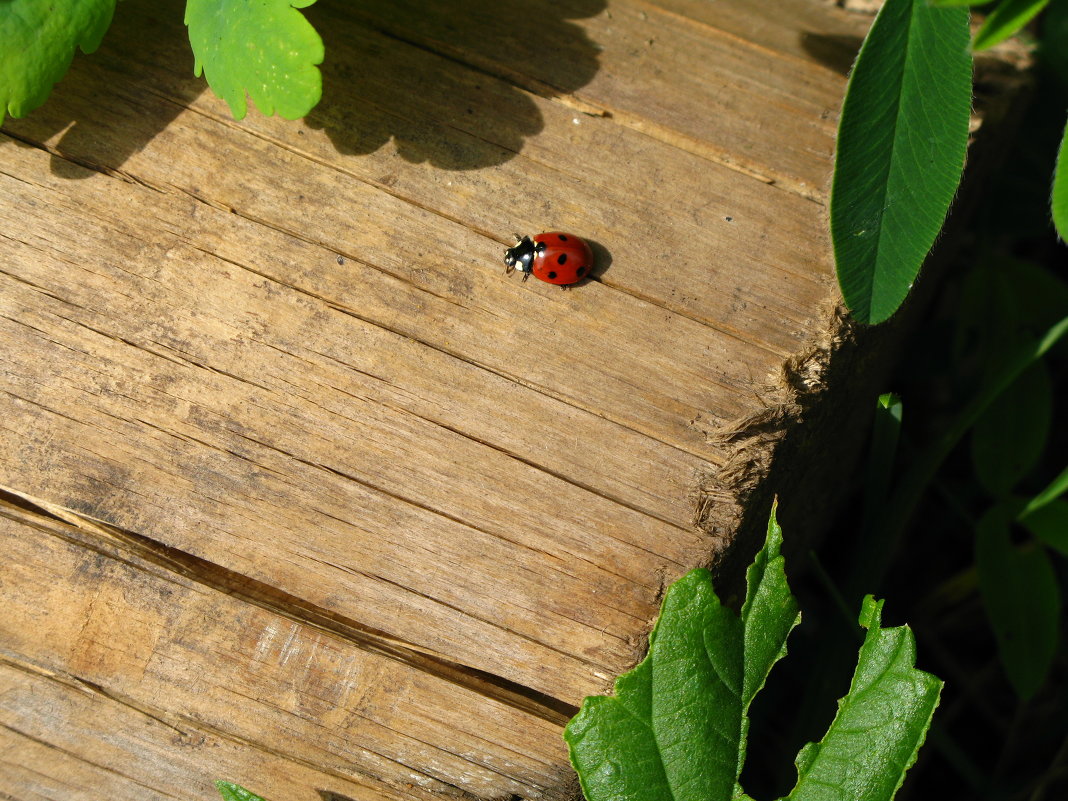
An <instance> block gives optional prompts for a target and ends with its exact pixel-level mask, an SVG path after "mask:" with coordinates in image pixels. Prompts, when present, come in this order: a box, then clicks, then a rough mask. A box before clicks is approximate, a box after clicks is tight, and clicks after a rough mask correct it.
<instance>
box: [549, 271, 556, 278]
mask: <svg viewBox="0 0 1068 801" xmlns="http://www.w3.org/2000/svg"><path fill="white" fill-rule="evenodd" d="M549 277H550V278H556V271H555V270H549Z"/></svg>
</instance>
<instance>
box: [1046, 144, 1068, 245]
mask: <svg viewBox="0 0 1068 801" xmlns="http://www.w3.org/2000/svg"><path fill="white" fill-rule="evenodd" d="M1050 209H1051V211H1052V213H1053V225H1054V227H1055V228H1056V229H1057V236H1059V237H1060V238H1061V241H1062V242H1068V124H1066V125H1065V128H1064V135H1063V136H1062V137H1061V147H1060V150H1058V151H1057V164H1056V166H1055V167H1054V168H1053V194H1052V196H1051V199H1050Z"/></svg>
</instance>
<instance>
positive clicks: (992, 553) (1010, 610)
mask: <svg viewBox="0 0 1068 801" xmlns="http://www.w3.org/2000/svg"><path fill="white" fill-rule="evenodd" d="M1011 519H1012V513H1011V511H1010V510H1008V509H1006V508H1003V507H994V508H993V509H991V510H990V511H989V512H987V513H986V514H985V515H984V516H983V518H982V519H981V520H980V521H979V525H978V530H977V531H976V565H977V567H978V575H979V589H980V591H981V593H982V596H983V603H984V605H985V606H986V610H987V615H988V616H989V618H990V623H991V626H992V627H993V629H994V637H995V639H996V640H997V643H998V653H999V655H1000V656H1001V664H1002V665H1003V666H1004V668H1005V673H1006V675H1008V677H1009V681H1010V682H1011V683H1012V686H1013V688H1014V689H1015V690H1016V692H1017V694H1018V695H1019V696H1020V697H1021V698H1024V699H1027V698H1030V697H1031V696H1032V695H1034V694H1035V692H1037V691H1038V688H1039V687H1041V686H1042V684H1043V682H1045V680H1046V676H1047V674H1048V673H1049V669H1050V666H1051V665H1052V664H1053V656H1054V653H1055V652H1056V647H1057V633H1058V630H1059V628H1058V627H1059V619H1058V618H1059V612H1060V591H1059V589H1058V586H1057V579H1056V576H1055V575H1054V572H1053V567H1052V565H1051V564H1050V561H1049V557H1048V556H1047V555H1046V552H1045V551H1044V550H1042V548H1040V547H1033V546H1032V547H1028V548H1022V547H1016V546H1014V545H1013V543H1012V538H1011V534H1010V529H1009V521H1010V520H1011Z"/></svg>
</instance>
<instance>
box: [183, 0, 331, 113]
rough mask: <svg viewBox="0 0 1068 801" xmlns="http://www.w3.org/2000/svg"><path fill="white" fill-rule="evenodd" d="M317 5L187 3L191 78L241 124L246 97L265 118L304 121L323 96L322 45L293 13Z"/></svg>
mask: <svg viewBox="0 0 1068 801" xmlns="http://www.w3.org/2000/svg"><path fill="white" fill-rule="evenodd" d="M314 2H315V0H188V4H187V5H186V10H185V24H186V25H187V26H188V27H189V42H190V44H191V45H192V46H193V55H194V56H195V63H194V65H193V73H194V74H195V75H197V76H198V77H199V76H200V74H201V72H203V73H204V77H205V78H206V79H207V81H208V85H209V86H211V88H212V90H213V91H214V92H215V94H217V95H219V96H220V97H221V98H222V99H223V100H225V101H226V102H227V104H228V105H229V106H230V112H231V113H232V114H233V115H234V117H235V118H237V119H242V118H244V116H245V113H246V111H247V104H246V100H245V96H246V94H247V95H248V96H250V97H251V98H252V102H253V103H255V104H256V108H258V109H259V110H260V111H261V112H262V113H263V114H266V115H268V116H269V115H271V114H274V113H275V112H276V111H277V112H278V114H279V115H280V116H282V117H285V118H286V119H288V120H295V119H297V118H299V117H303V116H304V115H305V114H307V113H308V112H309V111H311V109H312V108H313V107H314V106H315V104H316V103H318V102H319V99H320V97H322V75H321V73H320V72H319V68H318V65H319V64H322V62H323V40H322V39H321V38H319V34H318V33H316V32H315V28H313V27H312V26H311V23H309V22H308V20H307V19H305V18H304V15H303V14H301V13H300V11H298V10H297V9H300V8H307V7H308V6H310V5H311V4H312V3H314Z"/></svg>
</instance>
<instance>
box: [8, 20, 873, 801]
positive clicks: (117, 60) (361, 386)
mask: <svg viewBox="0 0 1068 801" xmlns="http://www.w3.org/2000/svg"><path fill="white" fill-rule="evenodd" d="M181 16H182V10H181V6H180V4H178V3H176V2H163V3H156V4H153V3H139V2H132V1H131V2H126V3H122V4H120V5H119V8H118V18H117V19H116V22H115V25H114V27H113V29H112V30H111V31H110V33H109V34H108V36H107V38H106V40H105V43H104V46H103V47H102V48H101V50H100V51H99V52H98V53H96V54H94V55H92V56H91V57H86V56H79V57H78V58H76V59H75V64H74V66H73V69H72V71H71V72H70V74H69V75H68V76H67V77H66V78H65V79H64V80H63V81H62V83H61V84H59V85H58V86H57V88H56V90H55V92H54V93H53V95H52V97H51V99H50V100H49V102H48V103H47V105H46V106H44V107H43V108H41V109H39V110H37V111H36V112H34V113H33V114H32V115H31V116H30V117H29V118H27V119H24V120H8V121H7V122H6V123H5V125H4V127H3V132H2V134H0V237H2V242H0V538H2V546H0V547H2V553H3V554H4V556H3V563H2V571H3V572H2V574H0V593H2V595H3V599H4V611H3V616H2V618H0V777H2V778H0V797H3V798H13V799H18V801H29V799H35V800H36V799H64V801H74V800H75V799H100V798H108V799H112V800H113V801H125V799H131V801H132V800H133V799H137V800H138V801H145V799H208V798H212V797H214V796H213V794H214V790H213V789H212V788H211V782H212V781H213V780H214V779H220V778H221V779H228V780H232V781H237V782H240V783H243V784H245V785H247V786H249V787H250V788H252V789H255V790H256V791H258V792H260V793H261V794H263V795H264V796H266V797H267V798H268V799H271V801H288V800H289V799H292V800H293V801H300V800H301V799H309V800H311V799H317V798H323V799H331V798H359V799H371V798H375V799H378V798H381V799H392V798H429V797H432V796H437V795H440V794H442V793H444V794H451V795H459V794H465V793H469V794H473V795H475V796H478V797H484V798H505V797H513V796H515V797H522V798H556V797H562V796H566V795H568V794H570V793H572V792H573V791H574V788H573V785H572V779H571V773H570V769H569V768H568V766H567V761H566V753H565V750H564V747H563V744H562V742H561V740H560V732H561V728H562V725H563V723H564V722H565V721H566V719H567V717H568V716H569V715H570V714H572V713H573V712H574V709H575V707H576V706H577V705H578V704H579V703H580V701H581V699H582V698H583V696H585V695H587V694H593V693H599V692H603V691H605V690H606V688H607V687H608V686H609V683H610V681H611V678H612V677H613V676H614V675H615V674H617V673H618V672H620V671H622V670H624V669H626V668H628V667H629V666H631V665H632V664H633V663H634V662H635V660H636V659H637V658H639V657H640V655H641V652H642V645H643V641H644V639H643V638H644V636H645V635H646V633H647V631H648V628H649V625H650V623H651V621H652V619H653V618H654V617H655V614H656V608H657V604H658V601H659V596H660V593H661V590H662V588H663V586H664V584H665V583H666V582H669V581H671V580H673V579H674V578H676V577H677V576H679V575H680V574H681V573H683V572H684V571H685V570H687V569H688V568H690V567H693V566H695V565H699V564H706V563H708V562H710V561H711V560H712V559H713V558H714V557H715V556H716V555H717V553H718V552H719V550H720V549H721V548H722V547H723V545H724V544H725V543H726V542H728V541H729V538H730V536H731V533H732V532H731V529H730V525H731V521H732V520H734V519H735V518H736V512H737V509H736V508H735V507H736V506H737V504H738V502H739V499H738V498H737V497H736V495H735V491H736V490H737V487H736V486H734V485H733V484H732V481H731V480H730V477H729V476H728V477H724V476H723V475H722V471H721V468H723V467H724V465H726V464H728V463H729V461H730V458H731V453H732V451H731V447H732V446H731V445H729V444H727V442H728V440H730V438H727V439H723V438H720V439H718V440H717V439H715V438H714V437H713V439H712V440H710V439H709V436H710V435H712V434H715V432H716V431H717V430H721V429H723V428H724V427H726V428H730V425H731V423H732V421H737V420H739V419H745V418H752V417H753V416H754V415H756V416H757V417H759V415H760V414H761V413H762V411H763V410H765V409H767V408H768V407H769V406H771V405H772V404H775V403H778V402H780V401H781V390H780V389H777V388H775V387H774V383H775V382H774V376H776V375H777V374H778V373H779V371H781V369H782V367H783V365H784V363H786V362H787V360H789V359H791V358H792V357H797V356H798V355H799V354H804V353H807V352H810V350H811V348H812V347H813V346H814V343H819V342H821V341H823V340H825V339H826V337H827V336H828V332H829V330H830V328H831V326H832V324H833V319H834V318H833V307H834V304H835V302H836V299H837V289H836V287H835V284H834V281H833V277H832V273H831V261H830V258H829V249H828V242H827V240H826V235H825V224H824V214H825V201H826V191H827V181H828V177H829V170H830V159H831V154H832V150H833V134H834V128H835V117H836V112H837V108H838V106H839V103H840V100H841V95H842V91H843V89H844V83H845V79H844V75H843V71H842V70H843V65H848V63H849V60H850V58H851V55H852V53H851V50H850V47H855V46H856V43H857V42H859V38H860V37H861V36H862V35H863V33H864V31H865V30H866V27H867V24H868V22H869V20H868V19H867V18H864V17H856V16H854V15H849V14H846V13H844V12H841V11H839V10H837V9H835V8H834V7H833V6H831V5H829V4H827V3H824V2H820V1H819V0H783V2H780V3H775V4H759V3H756V4H754V3H750V2H746V0H717V2H714V3H710V2H704V0H661V2H657V3H645V2H639V1H638V0H619V1H618V2H616V1H615V0H613V1H612V2H609V3H608V5H607V6H605V4H604V3H603V2H600V1H599V0H574V2H565V3H556V2H545V3H511V2H507V0H504V1H503V2H502V1H501V0H496V2H488V1H483V0H478V1H477V2H464V3H456V4H450V3H438V4H435V3H430V4H428V3H425V2H416V0H369V2H364V3H359V4H348V3H342V2H329V1H328V0H322V2H320V3H318V4H317V5H316V6H314V7H313V8H311V9H309V16H310V18H311V19H312V20H313V21H314V23H315V24H316V26H317V27H318V28H319V30H320V31H321V32H322V33H323V35H324V38H325V40H326V45H327V54H328V55H327V58H328V61H327V63H326V65H325V66H324V84H325V90H324V100H323V103H322V104H321V105H320V106H319V107H318V108H317V109H316V110H315V111H314V112H313V114H312V115H311V116H310V117H309V118H308V119H306V120H303V121H299V122H287V121H284V120H279V119H275V118H263V117H261V116H259V115H258V114H256V113H255V112H253V113H251V114H250V115H249V117H248V118H247V119H245V120H242V121H239V122H235V121H234V120H232V119H231V118H230V116H229V112H228V110H227V108H226V107H225V105H224V104H223V103H222V102H221V101H219V100H218V99H216V98H215V97H214V96H213V95H211V94H210V93H207V92H205V91H204V85H203V83H202V82H201V81H199V80H194V79H193V78H192V77H191V76H192V69H191V68H192V57H191V55H190V53H189V51H188V45H187V44H186V42H185V40H184V31H183V28H182V26H181ZM553 229H560V230H567V231H573V232H575V233H577V234H580V235H582V236H586V237H588V238H589V239H590V240H593V241H594V242H595V243H596V245H597V253H598V259H599V271H600V273H601V274H600V275H599V277H598V278H597V279H596V280H594V281H591V282H589V283H587V284H586V285H583V286H579V287H577V288H574V289H571V290H569V291H561V290H560V289H559V288H557V287H554V286H550V285H547V284H542V283H540V282H537V281H529V282H526V283H522V282H520V281H519V280H518V278H517V277H516V276H512V277H510V278H509V277H506V276H505V275H504V270H503V265H502V264H501V256H502V254H503V250H504V247H505V246H506V245H507V244H509V243H510V238H511V235H512V233H513V232H516V231H518V232H521V233H536V232H538V231H542V230H553ZM749 478H751V476H750V477H749ZM695 512H699V514H698V517H699V522H700V525H697V526H695V525H694V523H693V521H694V517H695ZM332 794H333V795H332Z"/></svg>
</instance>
